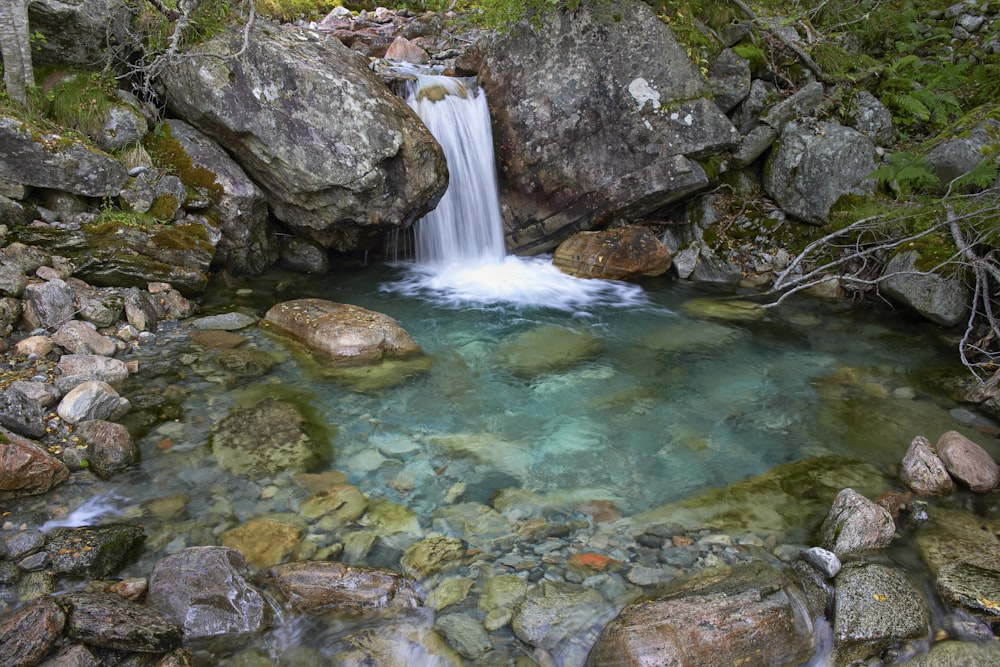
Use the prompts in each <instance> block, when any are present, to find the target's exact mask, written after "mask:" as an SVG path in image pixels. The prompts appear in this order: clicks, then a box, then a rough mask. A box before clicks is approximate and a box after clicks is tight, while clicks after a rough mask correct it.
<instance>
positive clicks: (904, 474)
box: [899, 435, 955, 496]
mask: <svg viewBox="0 0 1000 667" xmlns="http://www.w3.org/2000/svg"><path fill="white" fill-rule="evenodd" d="M899 479H900V481H902V482H903V484H905V485H906V486H907V487H908V488H909V489H910V490H911V491H913V492H914V493H916V494H917V495H919V496H947V495H949V494H951V493H954V492H955V482H953V481H952V479H951V477H950V476H949V475H948V470H947V469H946V468H945V464H944V462H943V461H942V460H941V459H940V458H938V456H937V454H935V453H934V449H933V448H932V447H931V443H930V441H929V440H927V438H925V437H923V436H919V435H918V436H917V437H915V438H914V439H913V440H912V441H911V442H910V446H909V448H908V449H907V450H906V456H904V457H903V462H902V463H901V464H900V467H899Z"/></svg>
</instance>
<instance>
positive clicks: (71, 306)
mask: <svg viewBox="0 0 1000 667" xmlns="http://www.w3.org/2000/svg"><path fill="white" fill-rule="evenodd" d="M22 298H23V299H24V302H25V303H24V307H25V308H27V309H29V310H30V312H31V317H32V318H33V319H34V320H35V321H36V323H37V325H38V326H39V327H40V328H42V329H50V330H52V331H55V330H56V329H57V328H58V327H60V326H61V325H62V324H63V323H65V322H67V321H69V320H71V319H73V316H74V315H75V314H76V303H75V302H74V298H75V294H74V293H73V289H72V288H71V287H70V286H69V285H67V284H66V282H65V281H63V280H59V279H58V278H55V279H53V280H49V281H46V282H44V283H33V284H30V285H27V286H26V287H25V288H24V294H23V297H22Z"/></svg>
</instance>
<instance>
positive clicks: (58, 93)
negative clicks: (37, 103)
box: [42, 70, 118, 139]
mask: <svg viewBox="0 0 1000 667" xmlns="http://www.w3.org/2000/svg"><path fill="white" fill-rule="evenodd" d="M114 86H115V82H114V79H113V78H111V77H106V76H104V75H102V74H100V73H96V72H92V73H86V72H78V71H73V70H59V71H56V72H53V73H52V74H50V75H49V76H48V77H47V79H46V81H45V83H44V84H43V86H42V90H43V91H44V99H45V112H46V114H47V115H48V116H49V118H51V119H52V120H53V121H54V122H56V123H58V124H59V125H62V126H63V127H68V128H72V129H74V130H76V131H78V132H80V133H82V134H84V135H86V136H88V137H90V138H91V139H97V138H99V137H100V136H101V134H103V132H104V126H105V125H106V124H107V122H108V119H109V114H110V109H111V107H112V105H113V104H115V103H116V102H117V101H118V99H117V97H116V95H115V87H114Z"/></svg>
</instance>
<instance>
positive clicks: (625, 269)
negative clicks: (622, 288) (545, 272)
mask: <svg viewBox="0 0 1000 667" xmlns="http://www.w3.org/2000/svg"><path fill="white" fill-rule="evenodd" d="M552 263H553V264H554V265H555V266H556V267H557V268H559V270H560V271H562V272H563V273H568V274H570V275H571V276H576V277H578V278H606V279H609V280H624V279H628V278H635V277H638V276H659V275H662V274H664V273H666V272H667V270H668V269H669V268H670V263H671V260H670V253H669V252H667V248H666V246H664V245H663V244H662V243H661V242H660V240H659V239H658V238H656V236H654V235H653V233H652V232H650V231H649V230H648V229H646V228H645V227H637V226H628V227H621V228H618V229H609V230H606V231H603V232H580V233H578V234H574V235H573V236H571V237H569V238H568V239H566V240H565V241H563V242H562V243H560V244H559V247H558V248H556V251H555V255H554V256H553V257H552Z"/></svg>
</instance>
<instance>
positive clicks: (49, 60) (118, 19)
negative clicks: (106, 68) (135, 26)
mask: <svg viewBox="0 0 1000 667" xmlns="http://www.w3.org/2000/svg"><path fill="white" fill-rule="evenodd" d="M28 20H29V21H30V23H31V30H32V31H34V32H38V33H40V34H41V35H43V36H44V39H39V40H37V41H34V42H33V43H32V50H31V51H32V52H31V59H32V62H33V64H34V65H35V67H41V66H58V67H66V66H67V65H71V66H75V67H79V68H82V69H92V68H93V67H94V66H95V64H97V63H103V62H104V61H105V60H106V59H107V57H108V53H107V51H106V49H107V46H108V37H109V35H110V34H111V33H112V32H114V29H115V28H126V27H127V26H128V24H129V19H128V8H127V3H126V2H124V0H86V1H83V0H37V1H33V2H30V3H28Z"/></svg>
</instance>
